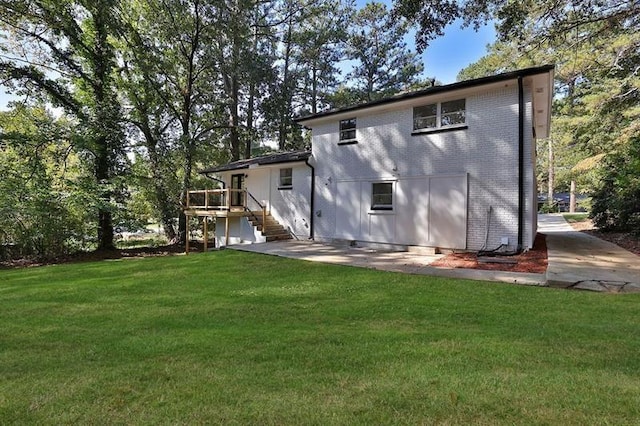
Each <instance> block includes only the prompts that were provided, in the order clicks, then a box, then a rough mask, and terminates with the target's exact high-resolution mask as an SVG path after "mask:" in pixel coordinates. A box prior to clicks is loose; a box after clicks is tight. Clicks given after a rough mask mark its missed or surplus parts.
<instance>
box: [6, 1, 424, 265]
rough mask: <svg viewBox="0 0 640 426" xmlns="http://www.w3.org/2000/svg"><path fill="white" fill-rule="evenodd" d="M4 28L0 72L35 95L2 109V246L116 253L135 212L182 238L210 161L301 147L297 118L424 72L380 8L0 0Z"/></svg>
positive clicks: (392, 87) (401, 31) (18, 90)
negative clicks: (191, 198)
mask: <svg viewBox="0 0 640 426" xmlns="http://www.w3.org/2000/svg"><path fill="white" fill-rule="evenodd" d="M0 30H1V31H2V33H1V35H2V38H1V40H0V50H1V51H2V53H1V56H0V76H1V77H2V83H3V84H4V85H5V86H6V87H9V88H10V90H11V91H12V92H13V93H14V94H17V95H22V97H21V98H22V99H24V100H23V101H21V102H17V103H14V106H13V109H12V110H11V111H8V112H3V113H2V114H0V121H1V128H0V131H1V139H0V140H1V142H0V162H1V163H2V165H3V170H2V171H1V172H0V173H2V174H3V176H2V178H3V179H2V183H0V185H2V188H1V189H2V195H1V196H2V197H3V199H2V204H1V205H2V207H1V210H0V245H1V246H2V247H3V250H4V251H5V256H8V255H9V254H8V252H9V251H11V250H12V251H13V252H14V254H15V253H16V252H19V254H24V255H36V256H49V255H54V254H55V253H63V252H65V251H70V250H76V249H78V248H97V249H112V248H113V247H114V231H113V229H114V225H116V224H120V223H123V222H127V223H130V222H131V221H134V220H135V219H136V218H141V219H142V218H144V219H147V218H148V219H152V220H155V221H157V222H159V223H160V224H161V225H162V227H163V229H164V232H165V234H166V235H167V237H168V238H169V239H170V240H174V241H181V240H182V239H183V237H184V233H185V231H186V227H187V224H186V223H185V222H184V217H183V216H182V215H181V214H180V212H181V207H182V206H183V205H184V202H185V197H186V194H187V191H188V190H189V189H191V188H193V187H195V186H200V185H204V182H201V181H199V179H201V178H199V177H198V175H197V173H196V172H197V170H198V169H199V168H201V167H203V166H205V165H211V164H216V163H222V162H227V161H232V160H237V159H240V158H246V157H250V156H251V155H252V152H254V151H256V150H258V152H259V150H260V144H259V142H260V141H263V140H270V141H273V142H274V143H275V144H276V145H277V147H278V149H280V150H291V149H297V148H303V147H306V146H308V144H309V141H308V140H307V139H305V136H304V135H303V133H302V131H301V129H300V127H299V126H297V125H296V124H295V123H294V121H293V119H294V117H295V116H299V115H303V114H305V113H313V112H317V111H320V110H324V109H326V108H330V107H339V106H345V105H347V104H351V103H357V102H365V101H369V100H373V99H376V98H379V97H382V96H386V95H389V94H393V93H396V92H398V91H401V90H406V89H407V88H408V87H410V86H411V85H413V84H417V83H419V81H420V78H421V77H420V76H421V73H422V70H423V68H422V64H421V63H420V61H419V60H418V56H417V54H416V53H415V52H412V51H411V50H410V49H409V48H408V47H407V46H406V45H405V43H404V40H403V39H404V37H405V35H406V34H407V31H408V25H407V22H406V20H405V19H391V18H390V15H389V13H388V10H387V9H386V6H385V5H383V4H381V3H371V4H369V5H367V6H365V7H364V8H362V9H361V10H356V9H355V7H354V5H353V4H352V3H344V2H342V1H340V0H266V1H265V0H259V1H258V0H144V1H141V0H129V1H121V0H66V1H60V0H1V1H0ZM341 63H344V64H345V65H343V66H342V68H343V70H341V65H340V64H341ZM51 105H53V106H54V107H57V108H58V109H57V110H55V111H62V115H61V116H60V114H58V113H56V114H55V115H52V113H51V112H50V111H47V108H46V106H51ZM18 159H19V160H18ZM70 165H73V166H72V167H71V166H70ZM5 174H6V175H7V176H6V177H5V176H4V175H5ZM176 218H180V220H179V223H176ZM0 256H2V253H0Z"/></svg>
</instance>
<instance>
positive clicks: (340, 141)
mask: <svg viewBox="0 0 640 426" xmlns="http://www.w3.org/2000/svg"><path fill="white" fill-rule="evenodd" d="M553 69H554V67H553V66H543V67H537V68H529V69H523V70H519V71H515V72H510V73H505V74H500V75H496V76H491V77H486V78H480V79H476V80H470V81H464V82H459V83H454V84H449V85H446V86H437V87H433V88H429V89H426V90H422V91H419V92H413V93H407V94H403V95H399V96H396V97H393V98H390V99H384V100H381V101H377V102H372V103H368V104H364V105H357V106H354V107H351V108H345V109H340V110H333V111H328V112H324V113H320V114H315V115H313V116H308V117H304V118H302V119H300V120H298V122H299V123H300V124H302V125H304V126H305V127H307V128H309V129H311V134H312V156H311V160H310V163H311V164H313V166H314V167H315V183H316V184H315V188H314V209H313V210H314V214H315V216H316V217H315V220H314V237H315V238H316V239H319V240H332V239H347V240H355V241H366V242H375V243H387V244H399V245H418V246H435V247H442V248H455V249H469V250H481V249H491V248H496V247H498V246H500V245H501V244H502V242H503V241H504V242H506V244H505V246H506V247H507V248H508V249H526V248H530V247H531V246H532V245H533V241H534V238H535V234H536V229H537V223H536V209H537V190H536V177H535V162H536V161H535V138H536V137H538V138H544V137H547V136H548V134H549V125H550V112H551V111H550V110H551V99H552V94H553Z"/></svg>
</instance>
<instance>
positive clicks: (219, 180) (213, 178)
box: [204, 173, 227, 189]
mask: <svg viewBox="0 0 640 426" xmlns="http://www.w3.org/2000/svg"><path fill="white" fill-rule="evenodd" d="M204 175H205V176H206V177H208V178H209V179H212V180H215V181H217V182H220V183H221V184H222V189H227V184H226V183H224V181H223V180H222V179H218V178H215V177H213V176H211V175H210V174H208V173H205V174H204Z"/></svg>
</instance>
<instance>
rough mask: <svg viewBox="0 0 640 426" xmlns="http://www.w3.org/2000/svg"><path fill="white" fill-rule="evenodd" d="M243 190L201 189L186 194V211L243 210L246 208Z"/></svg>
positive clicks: (244, 191) (245, 197)
mask: <svg viewBox="0 0 640 426" xmlns="http://www.w3.org/2000/svg"><path fill="white" fill-rule="evenodd" d="M246 192H247V191H246V190H244V189H229V188H226V189H201V190H197V191H189V192H188V193H187V206H186V208H187V209H193V210H231V209H232V208H238V209H239V210H244V208H245V207H246V206H247V196H246Z"/></svg>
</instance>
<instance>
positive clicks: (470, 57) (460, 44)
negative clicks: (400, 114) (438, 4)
mask: <svg viewBox="0 0 640 426" xmlns="http://www.w3.org/2000/svg"><path fill="white" fill-rule="evenodd" d="M495 39H496V32H495V28H494V26H493V24H489V25H485V26H482V27H480V28H479V29H478V32H476V31H475V30H474V29H473V28H472V27H468V28H465V29H460V23H459V22H455V23H453V24H451V25H449V26H448V27H447V28H445V34H444V36H442V37H439V38H437V39H435V40H434V41H432V42H431V43H430V45H429V47H428V48H427V49H426V50H425V51H424V53H423V54H422V59H423V62H424V74H425V76H427V77H435V78H436V79H437V80H438V81H440V82H441V83H443V84H448V83H453V82H455V81H456V76H457V75H458V72H460V70H462V69H463V68H465V67H466V66H467V65H469V64H472V63H474V62H476V61H477V60H478V59H480V58H481V57H483V56H484V55H485V54H486V51H487V49H486V46H487V44H491V43H493V42H494V41H495ZM413 41H414V40H413V38H411V46H413Z"/></svg>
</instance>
